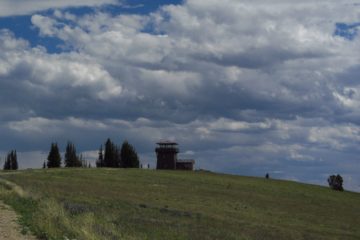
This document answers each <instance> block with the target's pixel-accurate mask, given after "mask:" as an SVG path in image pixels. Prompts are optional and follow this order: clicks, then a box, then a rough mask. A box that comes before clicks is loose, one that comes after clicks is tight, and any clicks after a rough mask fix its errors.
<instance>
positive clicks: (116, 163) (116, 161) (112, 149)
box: [104, 138, 120, 168]
mask: <svg viewBox="0 0 360 240" xmlns="http://www.w3.org/2000/svg"><path fill="white" fill-rule="evenodd" d="M104 167H111V168H117V167H120V151H119V149H118V147H117V146H116V145H115V144H114V143H113V142H111V140H110V139H109V138H108V140H107V141H106V143H105V153H104Z"/></svg>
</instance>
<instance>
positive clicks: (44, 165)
mask: <svg viewBox="0 0 360 240" xmlns="http://www.w3.org/2000/svg"><path fill="white" fill-rule="evenodd" d="M42 168H43V169H45V168H46V162H45V161H44V163H43V167H42Z"/></svg>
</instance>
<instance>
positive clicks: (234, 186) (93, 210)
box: [0, 169, 360, 240]
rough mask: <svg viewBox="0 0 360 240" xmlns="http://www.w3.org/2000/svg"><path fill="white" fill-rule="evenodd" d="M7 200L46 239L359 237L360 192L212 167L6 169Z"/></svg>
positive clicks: (2, 194) (3, 188)
mask: <svg viewBox="0 0 360 240" xmlns="http://www.w3.org/2000/svg"><path fill="white" fill-rule="evenodd" d="M0 178H2V179H6V180H8V181H10V182H12V183H15V184H16V185H17V186H16V185H13V184H9V183H4V182H3V183H1V184H0V199H2V200H3V201H4V202H6V203H7V204H9V205H11V206H13V207H14V209H15V210H16V211H18V212H19V213H20V214H21V216H22V218H21V223H22V224H23V225H24V231H26V230H27V229H28V228H30V229H31V230H32V231H33V232H35V233H36V235H37V236H38V237H41V238H42V239H64V237H65V236H66V237H68V238H69V239H71V238H76V239H201V240H204V239H266V240H268V239H276V240H280V239H284V240H290V239H307V240H309V239H316V240H319V239H326V240H329V239H342V240H343V239H360V194H358V193H352V192H335V191H332V190H330V189H328V188H324V187H319V186H313V185H305V184H299V183H294V182H287V181H276V180H265V179H259V178H249V177H240V176H230V175H219V174H213V173H206V172H175V171H151V170H129V169H116V170H114V169H58V170H27V171H20V172H13V173H5V174H4V173H1V172H0Z"/></svg>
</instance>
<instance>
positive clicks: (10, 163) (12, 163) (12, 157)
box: [4, 150, 19, 170]
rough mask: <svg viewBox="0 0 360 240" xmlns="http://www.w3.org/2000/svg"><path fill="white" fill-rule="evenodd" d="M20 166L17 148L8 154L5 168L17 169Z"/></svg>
mask: <svg viewBox="0 0 360 240" xmlns="http://www.w3.org/2000/svg"><path fill="white" fill-rule="evenodd" d="M18 168H19V165H18V162H17V154H16V150H12V151H10V152H9V153H8V154H7V156H6V159H5V163H4V170H17V169H18Z"/></svg>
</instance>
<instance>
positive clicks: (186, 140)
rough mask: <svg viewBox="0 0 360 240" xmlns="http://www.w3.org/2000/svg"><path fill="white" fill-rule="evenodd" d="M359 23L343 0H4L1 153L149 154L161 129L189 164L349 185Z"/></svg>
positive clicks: (359, 116) (358, 135)
mask: <svg viewBox="0 0 360 240" xmlns="http://www.w3.org/2000/svg"><path fill="white" fill-rule="evenodd" d="M359 28H360V5H359V4H358V3H357V2H356V1H348V0H342V1H335V0H334V1H332V0H326V1H325V0H319V1H310V0H304V1H301V2H294V1H290V0H275V1H266V0H223V1H217V0H184V1H182V0H171V1H170V0H158V1H155V0H152V1H145V0H131V1H130V0H129V1H126V0H78V1H73V0H71V1H70V0H63V1H50V0H2V1H1V2H0V156H1V159H2V162H3V159H4V157H5V155H6V153H7V152H8V151H10V150H12V149H16V150H17V151H18V158H19V163H20V166H21V167H22V168H39V167H41V166H42V163H43V161H44V160H45V159H46V157H47V153H48V151H49V149H50V144H51V142H57V143H58V144H59V146H60V149H61V150H62V151H63V150H64V148H65V145H66V142H67V141H69V140H70V141H72V142H73V143H74V144H75V145H76V147H77V150H78V152H79V153H80V152H82V153H83V155H84V156H85V158H86V159H87V160H89V161H91V162H92V163H94V161H95V159H96V157H97V151H98V149H99V147H100V145H101V144H102V143H104V142H105V141H106V139H107V138H111V139H112V140H113V141H114V142H116V143H117V144H121V143H122V142H123V141H124V140H125V139H126V140H128V141H129V142H130V143H131V144H132V145H133V146H134V147H135V148H136V150H137V152H138V153H139V156H140V159H141V162H142V163H144V164H147V163H149V164H150V165H151V166H155V162H156V161H155V158H156V156H155V152H154V149H155V143H156V142H157V141H159V140H162V139H168V140H174V141H177V142H178V143H179V144H180V145H179V147H180V151H181V154H180V156H179V157H180V158H186V159H188V158H191V159H195V160H196V168H197V169H199V168H201V169H207V170H211V171H216V172H221V173H229V174H239V175H247V176H259V177H264V176H265V174H266V173H269V174H270V177H272V178H277V179H287V180H293V181H299V182H305V183H311V184H320V185H326V184H327V182H326V179H327V177H328V176H329V175H331V174H341V176H343V178H344V185H345V188H346V189H348V190H352V191H358V192H359V191H360V174H359V173H360V163H359V162H360V160H359V159H360V148H359V146H360V79H359V74H360V61H359V60H360V55H359V52H360V37H359V34H358V30H359ZM2 162H1V163H0V164H2Z"/></svg>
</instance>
